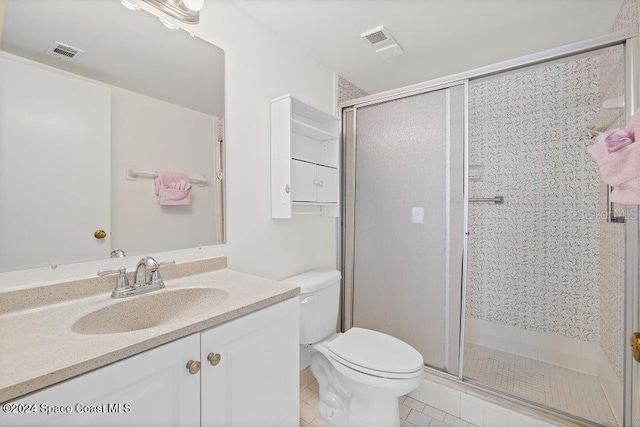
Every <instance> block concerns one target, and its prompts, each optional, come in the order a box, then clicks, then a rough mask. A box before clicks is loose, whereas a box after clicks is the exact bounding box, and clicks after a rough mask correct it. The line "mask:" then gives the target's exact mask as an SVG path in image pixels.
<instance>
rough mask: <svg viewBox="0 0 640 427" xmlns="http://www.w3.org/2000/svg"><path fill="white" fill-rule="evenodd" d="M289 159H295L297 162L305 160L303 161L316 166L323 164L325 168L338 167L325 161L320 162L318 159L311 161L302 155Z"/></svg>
mask: <svg viewBox="0 0 640 427" xmlns="http://www.w3.org/2000/svg"><path fill="white" fill-rule="evenodd" d="M291 160H297V161H299V162H305V163H311V164H312V165H318V166H324V167H325V168H331V169H336V170H337V169H338V168H337V167H335V166H333V165H329V164H327V163H322V162H319V161H315V162H314V161H312V160H308V159H304V158H302V157H293V156H292V157H291Z"/></svg>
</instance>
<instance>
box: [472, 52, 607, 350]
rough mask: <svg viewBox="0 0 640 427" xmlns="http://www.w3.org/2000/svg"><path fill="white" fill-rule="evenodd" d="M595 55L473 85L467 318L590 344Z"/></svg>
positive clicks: (595, 207)
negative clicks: (500, 200)
mask: <svg viewBox="0 0 640 427" xmlns="http://www.w3.org/2000/svg"><path fill="white" fill-rule="evenodd" d="M599 66H600V58H599V57H598V56H591V57H585V58H580V59H575V60H570V61H565V62H559V63H554V64H550V65H546V66H544V67H539V68H534V69H528V70H525V71H520V72H516V73H513V74H509V75H505V76H502V77H498V78H490V79H487V80H481V81H475V82H472V83H471V84H470V87H469V164H470V165H473V164H476V163H477V164H481V165H482V168H483V177H482V180H481V181H479V182H471V183H470V184H469V197H470V198H472V197H493V196H498V195H500V196H504V197H505V203H504V204H503V205H496V204H493V203H470V206H469V231H470V236H469V259H468V266H469V268H468V278H467V315H468V316H470V317H472V318H475V319H481V320H484V321H489V322H495V323H500V324H505V325H510V326H515V327H518V328H521V329H524V330H528V331H535V332H542V333H546V334H556V335H560V336H563V337H568V338H574V339H578V340H581V341H587V342H598V340H599V335H600V325H599V317H600V313H599V298H600V294H599V286H598V283H599V259H600V227H599V219H598V214H599V212H600V206H599V199H600V197H599V196H600V188H601V185H600V183H601V181H600V178H599V176H598V174H597V171H596V168H595V166H594V164H593V163H592V161H591V159H590V158H589V155H588V153H587V151H586V148H587V146H588V144H589V141H588V138H587V136H586V129H587V128H591V127H593V124H594V119H595V116H596V114H597V112H598V105H599V102H600V93H599Z"/></svg>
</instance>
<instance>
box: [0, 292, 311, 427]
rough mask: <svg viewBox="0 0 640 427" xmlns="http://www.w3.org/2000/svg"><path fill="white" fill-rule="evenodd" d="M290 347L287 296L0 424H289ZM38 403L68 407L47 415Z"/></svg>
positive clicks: (294, 308) (295, 386)
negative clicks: (197, 366) (82, 409)
mask: <svg viewBox="0 0 640 427" xmlns="http://www.w3.org/2000/svg"><path fill="white" fill-rule="evenodd" d="M298 341H299V313H298V299H297V298H291V299H288V300H286V301H283V302H280V303H277V304H274V305H272V306H269V307H266V308H263V309H261V310H258V311H255V312H252V313H250V314H247V315H245V316H243V317H240V318H237V319H234V320H231V321H228V322H226V323H223V324H221V325H219V326H216V327H213V328H211V329H209V330H206V331H203V332H201V333H196V334H193V335H189V336H187V337H184V338H181V339H178V340H176V341H173V342H170V343H168V344H164V345H162V346H159V347H156V348H154V349H152V350H148V351H146V352H143V353H140V354H138V355H135V356H132V357H129V358H127V359H124V360H121V361H119V362H116V363H113V364H111V365H108V366H105V367H103V368H99V369H97V370H95V371H92V372H89V373H87V374H84V375H81V376H79V377H76V378H73V379H70V380H68V381H65V382H63V383H61V384H57V385H54V386H51V387H49V388H46V389H44V390H41V391H38V392H35V393H32V394H30V395H28V396H26V397H23V398H20V399H18V400H15V401H12V402H10V405H13V404H15V405H23V406H22V407H20V408H19V410H20V412H24V410H25V409H24V408H25V406H24V405H33V404H35V405H36V406H37V407H36V412H35V413H29V414H26V413H17V414H12V413H6V412H2V413H1V414H0V425H2V426H5V425H6V426H22V425H25V426H26V425H28V426H37V425H42V426H65V427H66V426H89V425H90V426H127V427H135V426H140V427H146V426H154V427H158V426H180V427H189V426H203V427H205V426H230V427H233V426H242V427H245V426H246V427H250V426H297V425H298V420H299V407H298V401H299V398H298V395H299V361H298V357H299V350H298ZM70 351H73V350H72V349H70ZM210 353H212V354H214V356H215V355H217V356H215V357H214V356H212V357H211V358H210V360H208V359H207V357H208V356H209V354H210ZM189 361H193V362H198V363H200V364H201V365H200V369H199V370H197V372H193V373H190V371H189V369H187V363H188V362H189ZM192 367H193V365H192ZM18 368H19V367H17V369H18ZM193 371H196V369H193ZM42 404H46V405H49V406H52V405H58V406H70V407H71V409H70V413H65V414H53V415H47V414H45V413H43V412H42V408H41V405H42ZM77 404H80V405H84V407H85V408H86V407H91V406H93V407H102V408H103V409H102V410H103V411H107V410H109V409H110V410H112V411H113V412H102V413H84V412H78V409H79V408H77V407H76V405H77ZM103 404H104V406H102V405H103ZM107 405H111V406H107ZM32 412H33V411H32Z"/></svg>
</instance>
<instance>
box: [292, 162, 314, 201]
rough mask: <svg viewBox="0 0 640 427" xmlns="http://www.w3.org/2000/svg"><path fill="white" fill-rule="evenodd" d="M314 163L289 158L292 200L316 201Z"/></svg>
mask: <svg viewBox="0 0 640 427" xmlns="http://www.w3.org/2000/svg"><path fill="white" fill-rule="evenodd" d="M316 189H317V179H316V165H314V164H313V163H307V162H302V161H300V160H291V200H292V201H294V202H315V201H317V198H318V195H317V190H316Z"/></svg>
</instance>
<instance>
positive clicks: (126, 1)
mask: <svg viewBox="0 0 640 427" xmlns="http://www.w3.org/2000/svg"><path fill="white" fill-rule="evenodd" d="M120 3H122V5H123V6H124V7H126V8H127V9H129V10H140V9H141V8H140V6H138V5H137V4H135V3H133V2H131V1H129V0H120Z"/></svg>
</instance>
